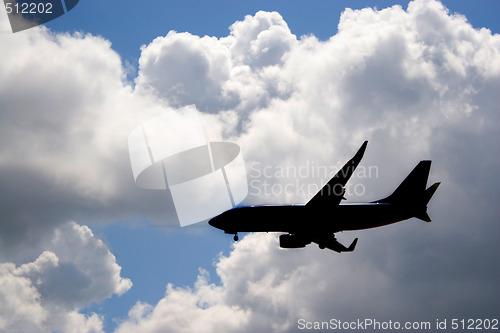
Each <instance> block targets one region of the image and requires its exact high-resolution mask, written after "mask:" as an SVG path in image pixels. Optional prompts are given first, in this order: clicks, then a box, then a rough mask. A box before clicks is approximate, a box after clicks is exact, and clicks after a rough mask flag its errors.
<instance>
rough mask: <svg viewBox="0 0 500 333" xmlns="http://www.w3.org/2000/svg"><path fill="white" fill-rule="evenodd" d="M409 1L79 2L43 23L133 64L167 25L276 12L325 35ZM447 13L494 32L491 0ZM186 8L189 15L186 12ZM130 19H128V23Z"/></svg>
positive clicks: (210, 29)
mask: <svg viewBox="0 0 500 333" xmlns="http://www.w3.org/2000/svg"><path fill="white" fill-rule="evenodd" d="M408 2H409V1H358V0H357V1H312V2H310V3H307V4H305V3H304V2H303V1H300V0H293V1H285V0H278V1H271V2H270V1H215V2H204V1H183V2H168V1H167V2H165V1H158V0H155V1H149V2H148V3H146V4H142V5H141V6H137V3H136V2H135V1H122V2H121V3H120V6H116V3H115V2H113V1H96V0H87V1H81V3H79V5H78V9H77V10H76V11H71V12H69V13H68V14H66V15H65V16H63V17H60V18H59V19H57V20H55V21H52V22H49V23H48V24H46V25H47V26H48V27H50V28H51V29H54V30H56V31H70V32H71V31H83V32H89V33H92V34H95V35H101V36H103V37H104V38H106V39H108V40H110V41H111V42H112V43H113V49H115V50H116V51H117V52H118V53H119V54H120V55H121V57H122V58H123V59H124V60H125V61H128V62H129V63H130V64H132V65H133V68H135V69H137V60H138V58H139V56H140V47H141V46H142V45H144V44H147V43H149V42H150V41H152V40H153V39H154V38H156V37H158V36H163V35H165V34H166V33H167V32H168V31H170V30H175V31H177V32H184V31H186V32H189V33H192V34H194V35H198V36H204V35H208V36H215V37H224V36H227V35H228V33H229V26H230V25H231V24H233V23H234V22H235V21H236V20H242V19H243V18H244V17H245V16H246V15H253V14H255V13H256V12H258V11H259V10H264V11H277V12H279V13H280V14H281V15H282V16H283V18H284V19H285V21H286V22H287V24H288V26H289V27H290V30H291V31H292V33H294V34H296V35H297V36H302V35H305V34H313V35H315V36H316V37H317V38H319V39H321V40H326V39H328V38H330V37H331V36H333V35H334V34H335V33H336V32H337V25H338V22H339V18H340V14H341V13H342V11H344V9H345V8H352V9H361V8H365V7H373V8H379V9H382V8H385V7H390V6H393V5H398V4H399V5H401V6H402V7H403V8H406V7H407V5H408ZM443 4H444V5H445V6H446V7H447V8H448V9H449V10H450V11H451V12H452V13H454V12H456V13H460V14H463V15H466V16H467V19H468V21H469V22H470V23H471V24H472V25H473V26H474V27H476V28H480V27H487V28H488V29H490V30H492V31H493V32H495V33H497V32H498V31H499V23H498V15H497V13H498V10H499V9H500V4H499V3H498V1H495V0H483V1H479V2H477V3H474V5H472V4H471V3H470V1H443ZM187 13H189V14H187ZM131 22H133V23H131Z"/></svg>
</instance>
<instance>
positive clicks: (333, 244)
mask: <svg viewBox="0 0 500 333" xmlns="http://www.w3.org/2000/svg"><path fill="white" fill-rule="evenodd" d="M313 242H315V243H317V244H318V245H319V247H320V249H324V248H325V247H326V248H327V249H330V250H332V251H335V252H339V253H340V252H352V251H354V249H355V248H356V244H357V243H358V239H357V238H355V239H354V240H353V241H352V243H351V245H349V247H345V246H344V245H342V244H340V243H339V242H338V241H337V239H336V238H335V236H334V235H333V234H329V235H326V236H325V237H322V238H320V239H313Z"/></svg>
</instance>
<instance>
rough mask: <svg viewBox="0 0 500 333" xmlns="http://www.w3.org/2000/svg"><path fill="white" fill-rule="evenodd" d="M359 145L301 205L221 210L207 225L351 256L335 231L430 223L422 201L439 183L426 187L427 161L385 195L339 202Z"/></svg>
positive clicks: (360, 153)
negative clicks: (270, 234)
mask: <svg viewBox="0 0 500 333" xmlns="http://www.w3.org/2000/svg"><path fill="white" fill-rule="evenodd" d="M367 144H368V141H365V142H364V143H363V145H362V146H361V148H359V150H358V152H357V153H356V155H354V157H353V158H352V159H351V160H349V161H348V162H347V163H346V164H345V165H344V166H343V167H342V169H340V170H339V171H338V172H337V174H335V176H333V178H332V179H330V181H329V182H328V183H327V184H326V185H325V186H324V187H323V188H322V189H321V190H320V191H319V192H318V193H317V194H316V195H315V196H314V197H313V198H312V199H311V200H309V202H308V203H306V204H305V205H303V204H302V205H282V206H272V205H265V206H248V207H237V208H233V209H230V210H228V211H225V212H224V213H222V214H220V215H218V216H216V217H214V218H212V219H211V220H210V221H209V222H208V224H210V225H211V226H213V227H215V228H218V229H221V230H223V231H224V232H225V233H227V234H234V240H235V241H237V240H238V232H286V234H283V235H281V236H280V247H282V248H301V247H305V246H306V245H308V244H310V243H312V242H314V243H317V244H318V245H319V247H320V248H321V249H324V248H328V249H330V250H333V251H336V252H352V251H354V248H355V247H356V244H357V241H358V239H357V238H356V239H354V241H353V242H352V244H351V245H350V246H349V247H345V246H344V245H342V244H340V243H339V242H338V241H337V239H336V238H335V235H334V234H335V233H336V232H339V231H344V230H361V229H369V228H376V227H380V226H383V225H388V224H391V223H396V222H400V221H403V220H407V219H409V218H412V217H416V218H418V219H421V220H423V221H426V222H431V219H430V217H429V215H428V214H427V203H428V202H429V201H430V199H431V197H432V195H433V194H434V192H435V191H436V189H437V188H438V186H439V184H440V183H439V182H438V183H435V184H433V185H432V186H430V187H429V188H427V189H426V184H427V178H428V176H429V171H430V167H431V161H421V162H420V163H418V165H417V166H416V167H415V168H414V169H413V171H412V172H411V173H410V174H409V175H408V176H407V177H406V179H405V180H403V182H402V183H401V184H400V185H399V187H398V188H397V189H396V190H395V191H394V192H393V193H392V194H391V195H390V196H388V197H386V198H384V199H381V200H377V201H373V202H367V203H356V204H341V203H340V202H341V201H342V199H345V198H344V194H345V188H344V187H345V185H346V183H347V181H348V180H349V178H351V176H352V174H353V173H354V170H355V169H356V167H357V166H358V164H359V162H360V161H361V158H362V157H363V154H364V152H365V149H366V145H367Z"/></svg>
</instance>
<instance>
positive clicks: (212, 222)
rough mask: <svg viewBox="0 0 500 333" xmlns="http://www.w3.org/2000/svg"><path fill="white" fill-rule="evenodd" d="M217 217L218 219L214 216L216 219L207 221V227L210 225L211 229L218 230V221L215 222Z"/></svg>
mask: <svg viewBox="0 0 500 333" xmlns="http://www.w3.org/2000/svg"><path fill="white" fill-rule="evenodd" d="M217 217H218V216H216V217H214V218H212V219H210V221H208V224H209V225H211V226H212V227H214V228H218V223H217V222H218V221H217Z"/></svg>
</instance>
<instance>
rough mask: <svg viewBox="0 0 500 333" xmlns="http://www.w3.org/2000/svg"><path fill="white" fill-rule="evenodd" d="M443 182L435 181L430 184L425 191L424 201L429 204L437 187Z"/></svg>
mask: <svg viewBox="0 0 500 333" xmlns="http://www.w3.org/2000/svg"><path fill="white" fill-rule="evenodd" d="M440 184H441V183H439V182H438V183H434V184H433V185H432V186H430V187H429V188H428V189H427V190H425V193H424V203H425V204H426V205H427V204H428V203H429V201H430V200H431V198H432V196H433V195H434V192H436V190H437V188H438V187H439V185H440Z"/></svg>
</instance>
